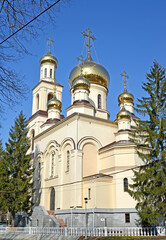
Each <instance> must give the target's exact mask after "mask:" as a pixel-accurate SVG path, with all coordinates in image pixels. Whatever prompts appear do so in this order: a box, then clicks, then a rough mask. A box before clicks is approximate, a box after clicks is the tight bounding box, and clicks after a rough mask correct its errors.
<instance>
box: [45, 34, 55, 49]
mask: <svg viewBox="0 0 166 240" xmlns="http://www.w3.org/2000/svg"><path fill="white" fill-rule="evenodd" d="M46 40H47V41H48V53H51V44H52V43H53V42H54V40H52V39H51V37H49V38H46Z"/></svg>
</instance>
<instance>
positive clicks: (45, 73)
mask: <svg viewBox="0 0 166 240" xmlns="http://www.w3.org/2000/svg"><path fill="white" fill-rule="evenodd" d="M44 77H45V78H46V77H47V68H45V69H44Z"/></svg>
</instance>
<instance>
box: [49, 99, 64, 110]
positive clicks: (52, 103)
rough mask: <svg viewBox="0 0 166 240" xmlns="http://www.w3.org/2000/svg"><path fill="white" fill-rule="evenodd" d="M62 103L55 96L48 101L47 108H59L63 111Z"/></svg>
mask: <svg viewBox="0 0 166 240" xmlns="http://www.w3.org/2000/svg"><path fill="white" fill-rule="evenodd" d="M61 107H62V104H61V102H60V101H59V100H58V99H57V98H56V96H54V97H53V98H52V99H51V100H49V101H48V105H47V108H48V110H50V109H57V110H59V111H61Z"/></svg>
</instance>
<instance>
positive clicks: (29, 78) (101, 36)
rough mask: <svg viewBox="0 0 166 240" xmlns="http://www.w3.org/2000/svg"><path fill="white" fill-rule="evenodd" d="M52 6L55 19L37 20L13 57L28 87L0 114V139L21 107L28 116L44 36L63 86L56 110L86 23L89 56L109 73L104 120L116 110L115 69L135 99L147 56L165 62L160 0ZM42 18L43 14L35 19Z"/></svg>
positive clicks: (92, 0)
mask: <svg viewBox="0 0 166 240" xmlns="http://www.w3.org/2000/svg"><path fill="white" fill-rule="evenodd" d="M53 10H54V11H55V24H54V25H52V24H51V23H49V24H43V26H42V27H43V30H42V32H41V33H40V34H39V36H38V37H37V38H36V39H30V42H29V43H27V48H28V50H29V51H30V52H31V53H32V55H28V56H26V55H24V57H23V58H22V59H21V60H20V61H19V62H17V63H15V64H14V63H13V66H12V67H13V68H16V70H17V71H18V73H19V74H20V75H21V76H23V75H24V76H25V79H24V81H25V82H26V83H27V85H28V89H29V90H28V94H27V97H26V99H22V100H21V102H20V104H18V105H16V106H15V107H14V109H13V110H12V109H6V114H5V115H4V118H3V119H0V122H1V125H2V128H0V134H1V135H0V137H1V138H2V141H3V143H4V142H7V140H8V133H9V129H10V127H11V125H13V124H14V120H15V118H16V117H17V116H18V114H19V112H20V111H21V110H23V113H24V114H25V115H26V116H27V118H29V117H30V116H31V109H32V88H33V87H34V86H35V85H36V84H37V83H38V82H39V73H40V63H39V62H40V58H41V57H42V56H43V55H44V54H46V53H47V51H48V46H47V43H46V38H47V37H49V36H51V37H52V39H53V40H54V45H53V47H52V54H53V55H55V56H56V58H57V59H58V67H57V74H56V77H57V81H58V82H59V83H60V84H61V85H63V86H64V89H63V100H62V113H63V114H64V115H65V116H66V112H65V109H66V108H67V107H68V106H69V105H70V92H69V91H70V88H69V84H68V77H69V74H70V71H71V70H72V68H73V67H74V66H75V65H76V64H77V57H79V56H80V55H81V54H83V56H84V58H85V56H86V49H85V46H84V37H83V36H82V34H81V32H83V31H85V30H86V29H87V28H90V29H91V30H92V33H93V34H94V35H95V37H96V40H95V41H94V46H95V50H94V49H93V48H92V57H93V59H94V60H95V61H97V62H98V60H99V63H100V64H102V65H103V66H104V67H105V68H106V69H107V71H108V72H109V74H110V85H109V94H108V97H107V103H108V105H107V107H108V111H109V112H110V120H114V119H115V117H116V113H117V111H119V107H118V101H117V98H118V95H119V94H120V93H121V92H122V91H123V82H122V78H121V76H120V73H122V72H123V71H124V70H125V71H126V72H127V74H128V75H129V79H128V82H127V89H128V91H129V92H131V93H132V94H133V95H134V97H135V103H136V102H137V100H136V99H137V98H140V97H141V96H143V95H144V94H145V93H144V91H143V90H142V88H141V85H142V82H144V81H146V78H145V75H146V72H149V70H150V66H151V65H152V64H153V61H154V60H157V61H158V62H159V63H160V64H161V65H162V66H163V67H165V66H166V14H165V12H166V1H165V0H103V1H101V0H79V1H78V0H71V1H70V2H69V3H65V4H64V7H61V8H60V11H57V10H58V7H57V6H55V7H54V9H53ZM45 18H47V15H46V14H45V15H44V16H43V17H42V18H41V19H42V20H43V19H45ZM18 34H19V33H18ZM83 46H84V47H83ZM96 53H97V57H96Z"/></svg>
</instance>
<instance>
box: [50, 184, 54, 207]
mask: <svg viewBox="0 0 166 240" xmlns="http://www.w3.org/2000/svg"><path fill="white" fill-rule="evenodd" d="M50 210H55V189H54V188H52V189H51V192H50Z"/></svg>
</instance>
